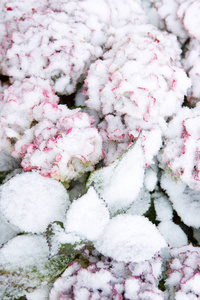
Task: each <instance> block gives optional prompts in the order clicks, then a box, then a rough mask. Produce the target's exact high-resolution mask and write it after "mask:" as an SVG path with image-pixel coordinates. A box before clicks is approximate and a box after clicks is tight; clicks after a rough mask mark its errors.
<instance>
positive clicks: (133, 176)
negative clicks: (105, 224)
mask: <svg viewBox="0 0 200 300" xmlns="http://www.w3.org/2000/svg"><path fill="white" fill-rule="evenodd" d="M144 166H145V163H144V153H143V148H142V146H141V139H138V141H137V142H136V143H135V144H134V145H133V146H131V147H130V148H129V149H128V151H127V152H125V153H124V155H123V156H122V157H121V158H119V159H118V160H116V161H115V162H113V163H112V164H110V165H109V166H106V167H104V168H101V169H99V170H97V171H95V172H93V173H92V174H91V175H90V177H89V181H88V183H87V185H88V186H89V185H90V184H94V188H95V190H96V191H97V192H98V193H99V195H100V197H101V198H102V199H103V200H104V201H105V202H106V204H107V205H108V208H109V211H110V213H111V215H113V214H115V213H116V212H117V211H118V210H123V209H127V208H128V207H129V206H130V205H131V204H132V203H133V202H134V201H135V199H136V198H137V196H138V195H139V192H140V189H141V188H142V187H143V180H144Z"/></svg>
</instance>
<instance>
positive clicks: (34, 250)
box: [0, 235, 48, 270]
mask: <svg viewBox="0 0 200 300" xmlns="http://www.w3.org/2000/svg"><path fill="white" fill-rule="evenodd" d="M13 251H14V253H15V255H13ZM47 259H48V245H47V242H46V239H45V238H44V237H43V236H39V235H38V236H36V235H21V236H17V237H15V238H13V239H12V240H10V241H9V242H8V243H7V244H5V245H4V247H3V248H1V249H0V261H1V266H2V267H4V268H6V269H7V270H12V269H14V268H22V269H23V268H27V267H29V266H32V265H36V266H37V267H40V264H43V263H44V261H45V260H47Z"/></svg>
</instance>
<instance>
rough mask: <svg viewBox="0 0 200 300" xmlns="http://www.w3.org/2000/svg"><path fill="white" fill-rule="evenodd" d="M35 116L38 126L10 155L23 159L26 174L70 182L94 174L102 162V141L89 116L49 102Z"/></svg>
mask: <svg viewBox="0 0 200 300" xmlns="http://www.w3.org/2000/svg"><path fill="white" fill-rule="evenodd" d="M33 113H34V118H35V120H36V121H37V122H36V125H34V126H32V127H31V128H30V129H27V130H26V131H25V132H24V134H23V135H22V136H21V137H20V138H19V140H18V141H17V142H16V143H15V145H14V150H13V151H12V152H11V155H12V156H13V157H15V158H20V157H22V158H23V159H22V162H21V165H22V167H23V170H24V171H30V170H32V169H37V170H40V174H41V175H43V176H46V177H53V178H55V179H58V180H61V181H66V182H69V181H71V180H72V179H78V178H79V177H81V176H82V174H83V173H85V172H88V171H92V170H93V169H94V165H95V164H96V163H98V162H99V160H101V158H103V156H104V154H103V152H102V137H101V135H100V134H99V133H98V131H97V129H96V128H94V127H93V126H92V124H93V122H94V118H92V117H90V116H89V115H88V114H86V113H82V112H80V109H73V110H70V109H68V108H67V107H66V106H65V105H57V104H55V105H54V104H51V103H48V102H47V103H43V104H41V105H39V106H38V107H36V108H34V112H33Z"/></svg>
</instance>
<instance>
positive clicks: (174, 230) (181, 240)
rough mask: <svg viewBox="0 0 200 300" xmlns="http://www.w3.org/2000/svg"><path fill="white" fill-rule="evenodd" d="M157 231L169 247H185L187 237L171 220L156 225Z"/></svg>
mask: <svg viewBox="0 0 200 300" xmlns="http://www.w3.org/2000/svg"><path fill="white" fill-rule="evenodd" d="M158 229H159V231H160V233H161V234H162V235H163V236H164V238H165V240H166V242H167V243H168V245H169V246H170V247H180V246H184V245H187V243H188V239H187V235H186V234H185V232H184V231H183V230H182V229H181V227H180V226H178V225H177V224H175V223H174V222H172V221H171V220H169V221H162V222H160V223H159V225H158Z"/></svg>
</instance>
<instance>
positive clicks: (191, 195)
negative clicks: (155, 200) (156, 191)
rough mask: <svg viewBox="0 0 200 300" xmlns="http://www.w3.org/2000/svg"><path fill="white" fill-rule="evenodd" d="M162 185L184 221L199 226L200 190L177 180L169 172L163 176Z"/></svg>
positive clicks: (189, 224)
mask: <svg viewBox="0 0 200 300" xmlns="http://www.w3.org/2000/svg"><path fill="white" fill-rule="evenodd" d="M161 185H162V188H163V189H164V190H166V192H167V194H168V195H169V198H170V201H171V202H172V205H173V208H174V209H175V210H176V211H177V213H178V215H179V216H180V217H181V219H182V221H183V222H184V223H185V224H186V225H188V226H192V227H195V228H199V227H200V219H199V214H200V192H199V191H195V190H192V189H190V188H189V187H188V186H187V185H186V184H184V183H181V182H180V181H179V182H178V181H175V180H174V179H173V178H172V177H171V176H170V175H169V174H164V175H163V176H162V178H161Z"/></svg>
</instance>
